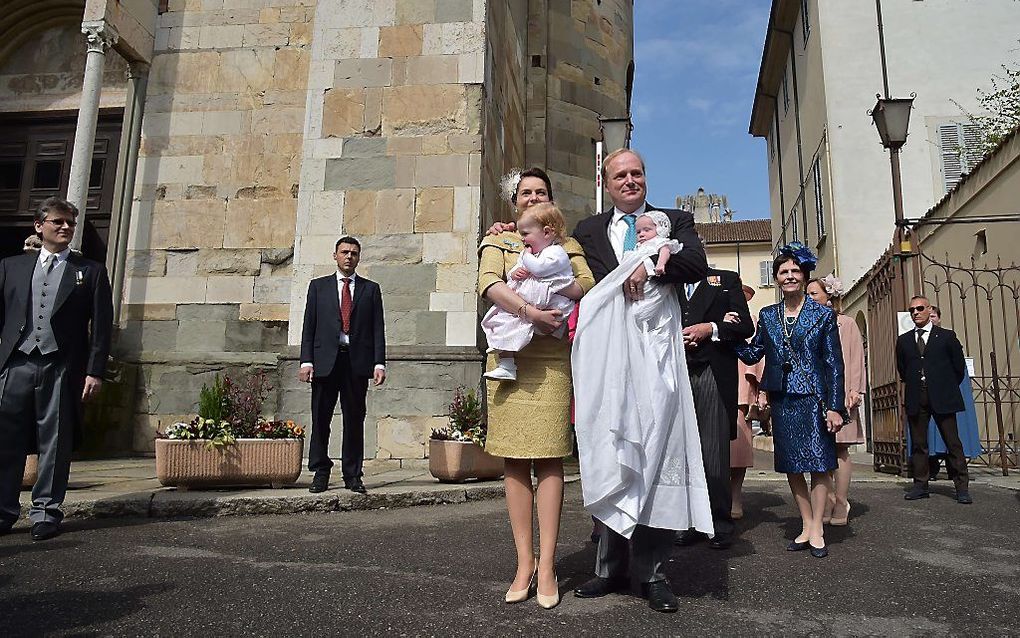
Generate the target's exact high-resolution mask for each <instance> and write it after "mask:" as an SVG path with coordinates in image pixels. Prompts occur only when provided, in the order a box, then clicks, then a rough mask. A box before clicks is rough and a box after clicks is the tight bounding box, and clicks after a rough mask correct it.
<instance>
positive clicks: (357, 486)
mask: <svg viewBox="0 0 1020 638" xmlns="http://www.w3.org/2000/svg"><path fill="white" fill-rule="evenodd" d="M344 487H345V488H347V489H349V490H350V491H352V492H357V493H358V494H364V493H365V492H367V491H368V490H366V489H365V484H364V483H362V482H361V479H355V480H353V481H344Z"/></svg>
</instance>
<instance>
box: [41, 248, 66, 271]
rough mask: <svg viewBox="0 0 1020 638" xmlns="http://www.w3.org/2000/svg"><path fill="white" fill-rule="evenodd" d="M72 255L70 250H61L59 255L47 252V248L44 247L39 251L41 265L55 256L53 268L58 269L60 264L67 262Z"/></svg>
mask: <svg viewBox="0 0 1020 638" xmlns="http://www.w3.org/2000/svg"><path fill="white" fill-rule="evenodd" d="M70 254H71V249H70V248H65V249H63V250H61V251H60V252H59V253H51V252H50V251H48V250H46V248H45V247H42V248H40V249H39V263H40V264H45V263H46V260H47V259H49V257H50V255H55V256H56V260H55V261H54V262H53V267H54V268H56V267H57V266H59V265H60V264H62V263H64V262H65V261H67V258H68V256H70Z"/></svg>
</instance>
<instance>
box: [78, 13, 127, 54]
mask: <svg viewBox="0 0 1020 638" xmlns="http://www.w3.org/2000/svg"><path fill="white" fill-rule="evenodd" d="M81 32H82V33H84V34H85V42H86V44H87V45H88V51H89V53H103V54H105V53H106V51H107V50H108V49H109V48H110V47H112V46H113V45H115V44H117V40H119V39H120V35H119V34H118V33H117V30H116V29H114V28H113V27H112V26H110V25H109V24H107V22H106V20H87V21H85V22H82V23H81Z"/></svg>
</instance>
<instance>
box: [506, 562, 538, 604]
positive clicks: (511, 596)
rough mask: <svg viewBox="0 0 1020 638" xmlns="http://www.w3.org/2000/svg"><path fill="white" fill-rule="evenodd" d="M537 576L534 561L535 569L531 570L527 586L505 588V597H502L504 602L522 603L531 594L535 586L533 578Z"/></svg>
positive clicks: (536, 567)
mask: <svg viewBox="0 0 1020 638" xmlns="http://www.w3.org/2000/svg"><path fill="white" fill-rule="evenodd" d="M537 577H538V563H537V562H536V563H535V569H534V570H533V571H532V572H531V580H529V581H528V586H527V587H525V588H524V589H518V590H516V591H515V590H513V589H508V590H506V597H505V598H504V600H505V601H506V604H508V605H513V604H516V603H523V602H524V601H525V600H527V599H528V597H529V596H531V592H532V590H533V589H535V588H536V585H535V579H536V578H537Z"/></svg>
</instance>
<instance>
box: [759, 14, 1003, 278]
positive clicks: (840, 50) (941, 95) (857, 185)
mask: <svg viewBox="0 0 1020 638" xmlns="http://www.w3.org/2000/svg"><path fill="white" fill-rule="evenodd" d="M881 7H882V17H883V22H884V30H885V45H886V54H887V55H886V57H887V70H888V77H889V85H890V91H891V93H892V96H893V97H908V96H909V95H910V94H911V93H916V96H917V97H916V99H915V100H914V105H913V106H914V108H913V111H912V114H911V120H910V130H909V138H908V140H907V143H906V146H904V147H903V150H902V153H901V163H902V172H903V201H904V208H905V215H906V217H908V218H916V217H919V216H920V215H922V214H923V213H924V212H925V211H927V210H928V209H930V208H931V207H932V206H934V205H935V203H936V202H937V201H939V200H940V199H941V198H942V197H943V196H944V195H945V194H946V193H947V192H948V191H949V190H950V189H951V188H952V187H953V186H954V185H955V184H957V183H958V182H959V181H960V179H961V177H962V175H964V174H966V173H967V172H968V171H969V170H971V169H972V168H973V166H974V164H975V163H976V162H977V160H978V159H980V156H979V155H976V154H975V153H974V151H973V149H974V148H975V147H976V144H975V129H974V127H973V125H972V124H971V123H970V122H969V120H968V117H967V115H966V112H977V111H978V110H979V105H978V103H977V99H976V98H977V91H978V89H980V88H989V83H990V78H991V77H992V76H993V75H994V74H995V73H996V72H998V71H999V69H1000V67H1001V65H1003V64H1006V63H1009V62H1010V61H1011V60H1014V59H1015V57H1016V56H1015V49H1016V40H1017V38H1016V25H1017V24H1018V23H1020V4H1018V3H1016V2H1013V1H1012V0H987V1H984V2H980V3H973V2H956V1H954V0H926V1H924V2H917V1H915V0H883V1H882V2H881ZM964 33H966V34H980V36H979V37H978V36H975V37H960V34H964ZM882 91H883V77H882V59H881V55H880V50H879V38H878V14H877V11H876V3H873V2H834V1H826V0H799V1H798V0H774V1H773V2H772V9H771V15H770V20H769V26H768V29H767V32H766V34H765V46H764V51H763V55H762V61H761V67H760V71H759V75H758V82H757V87H756V90H755V97H754V106H753V109H752V114H751V121H750V133H751V134H752V135H754V136H756V137H761V138H763V139H764V140H765V141H766V153H767V157H768V170H769V191H770V196H771V218H772V237H773V241H774V243H775V244H777V245H779V244H783V243H786V242H789V241H793V240H799V241H801V242H803V243H805V244H806V245H808V246H809V247H810V248H812V250H815V251H816V252H817V253H818V254H819V258H820V262H819V272H822V273H827V272H833V271H834V272H836V274H837V275H838V276H839V277H841V278H842V279H843V281H844V282H846V283H847V284H848V285H849V284H851V283H853V282H854V281H856V280H858V279H859V278H860V277H862V276H863V275H864V274H865V273H866V272H867V270H868V269H869V268H870V267H871V265H872V264H873V263H874V262H875V260H876V259H877V258H878V256H879V255H881V254H882V252H883V251H884V250H885V249H886V247H887V246H888V245H889V243H890V241H891V238H892V234H893V227H894V223H893V221H894V214H893V205H892V201H893V200H892V185H891V178H890V168H889V156H888V152H887V151H886V150H885V149H884V148H883V147H882V146H881V144H880V140H879V136H878V133H877V131H876V130H875V128H874V126H873V125H872V122H871V118H870V117H869V115H868V112H869V110H870V109H871V108H872V107H873V106H874V105H875V101H876V100H875V96H876V94H877V93H881V92H882Z"/></svg>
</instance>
